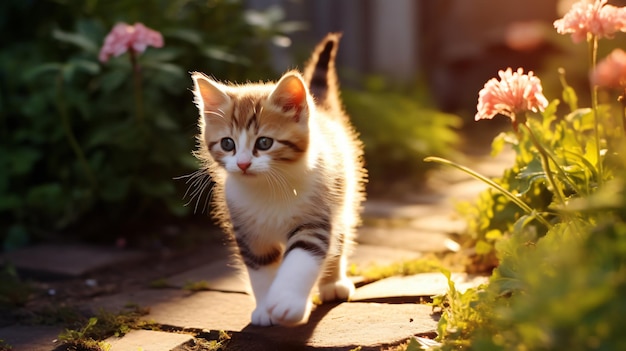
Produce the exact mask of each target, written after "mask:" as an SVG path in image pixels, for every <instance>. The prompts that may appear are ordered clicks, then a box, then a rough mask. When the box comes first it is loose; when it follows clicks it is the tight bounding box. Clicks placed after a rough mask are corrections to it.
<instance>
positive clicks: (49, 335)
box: [0, 325, 63, 351]
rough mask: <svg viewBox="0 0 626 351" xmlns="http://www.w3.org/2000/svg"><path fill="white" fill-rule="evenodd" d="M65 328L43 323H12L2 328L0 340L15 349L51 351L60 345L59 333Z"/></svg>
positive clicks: (22, 350) (0, 329)
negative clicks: (42, 324)
mask: <svg viewBox="0 0 626 351" xmlns="http://www.w3.org/2000/svg"><path fill="white" fill-rule="evenodd" d="M62 331H63V328H61V327H58V326H41V325H12V326H8V327H4V328H0V340H4V341H5V342H6V343H7V344H9V345H11V346H12V347H13V350H15V351H50V350H53V349H54V348H56V347H58V346H59V345H60V343H59V342H58V341H57V337H58V336H59V333H61V332H62Z"/></svg>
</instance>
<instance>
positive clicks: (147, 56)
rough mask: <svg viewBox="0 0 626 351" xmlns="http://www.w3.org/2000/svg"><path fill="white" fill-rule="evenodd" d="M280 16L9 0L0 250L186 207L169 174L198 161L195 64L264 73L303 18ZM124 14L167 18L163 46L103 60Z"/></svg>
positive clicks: (239, 6)
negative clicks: (274, 45) (281, 40)
mask: <svg viewBox="0 0 626 351" xmlns="http://www.w3.org/2000/svg"><path fill="white" fill-rule="evenodd" d="M155 13H158V14H160V15H159V16H154V15H153V14H155ZM25 17H28V18H29V21H23V18H25ZM282 19H283V17H281V10H280V9H278V8H273V9H271V10H267V11H256V12H250V11H248V12H246V10H245V7H244V3H243V2H242V1H237V0H235V1H231V0H213V1H208V2H207V1H200V0H192V1H184V2H173V3H166V2H162V1H158V0H151V1H145V2H142V3H137V2H134V1H118V2H116V3H115V4H110V3H109V2H105V1H90V2H88V3H84V4H83V3H81V2H53V1H37V2H23V1H17V0H9V1H5V2H3V3H2V4H1V5H0V27H1V28H2V29H4V30H5V31H7V30H12V31H13V30H15V31H17V32H19V34H17V35H15V36H8V37H6V38H3V39H1V41H2V44H3V50H2V52H1V53H0V67H2V68H0V106H2V111H3V113H2V114H1V116H0V168H1V169H3V172H0V223H2V224H0V240H1V241H2V243H3V246H4V247H3V248H4V249H5V250H11V249H15V248H17V247H20V246H23V245H25V244H27V243H29V242H32V241H36V240H38V239H41V238H50V237H53V236H55V235H57V234H58V233H60V232H68V231H69V232H72V233H81V234H76V236H79V237H80V238H81V239H88V240H91V241H98V240H105V241H109V242H110V241H112V240H113V239H115V238H116V237H117V236H126V235H128V234H127V233H124V230H126V228H129V227H131V226H132V225H133V224H134V223H138V222H140V223H144V226H145V222H146V221H145V219H146V218H160V219H161V220H169V221H173V220H175V219H176V218H179V217H181V216H185V215H187V214H188V213H189V211H188V209H187V208H186V207H185V206H184V202H183V200H182V194H183V193H184V187H185V185H184V184H182V182H179V183H176V182H175V181H174V180H173V178H174V177H177V176H181V175H184V174H187V173H190V172H192V171H193V170H195V169H197V163H196V160H195V159H194V158H193V157H192V155H191V150H193V148H194V143H195V141H194V136H195V134H196V127H195V124H196V119H197V111H196V109H195V106H193V103H192V100H193V99H192V96H191V94H190V93H189V87H190V80H189V78H188V75H187V72H188V71H194V70H197V71H203V72H207V73H210V74H212V75H214V76H215V77H216V78H218V79H228V80H242V79H244V78H245V79H259V78H267V72H271V69H270V66H269V62H268V61H269V60H268V59H267V58H268V54H267V42H268V41H270V40H272V39H273V38H274V37H276V36H278V37H279V36H281V35H284V33H285V32H286V31H288V30H297V29H299V27H298V26H297V25H295V24H293V23H291V24H290V23H288V22H284V21H282ZM118 21H126V22H129V23H134V22H143V23H145V24H146V25H147V26H149V27H151V28H155V29H157V30H158V31H160V32H161V33H162V34H163V37H164V40H165V46H164V47H163V48H160V49H156V48H149V49H148V50H147V51H146V52H144V53H143V54H141V55H136V57H131V56H133V55H129V54H125V55H121V56H119V57H116V58H113V59H111V60H110V61H109V62H107V63H106V64H103V63H101V62H99V61H98V51H99V48H100V46H101V44H102V42H103V38H104V36H105V34H106V32H107V31H108V28H110V27H112V25H113V24H114V23H116V22H118ZM26 22H29V24H28V25H25V23H26ZM129 58H130V59H129ZM140 115H141V116H143V117H139V116H140ZM70 229H71V230H70ZM145 229H148V228H145ZM145 231H146V232H149V230H145Z"/></svg>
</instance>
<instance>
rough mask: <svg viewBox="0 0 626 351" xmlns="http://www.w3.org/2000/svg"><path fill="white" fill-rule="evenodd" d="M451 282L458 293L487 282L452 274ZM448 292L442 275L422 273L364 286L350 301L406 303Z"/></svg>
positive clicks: (463, 274)
mask: <svg viewBox="0 0 626 351" xmlns="http://www.w3.org/2000/svg"><path fill="white" fill-rule="evenodd" d="M451 279H452V281H454V283H455V288H456V289H457V290H458V291H461V292H463V291H465V290H467V289H469V288H473V287H477V286H478V285H480V284H485V283H487V282H488V280H489V278H488V277H486V276H475V275H468V274H466V273H452V275H451ZM446 292H448V280H447V279H446V277H445V276H444V275H443V274H442V273H422V274H416V275H411V276H405V277H390V278H385V279H381V280H379V281H377V282H374V283H371V284H367V285H364V286H362V287H360V288H358V289H356V292H355V293H354V296H352V298H351V301H378V302H385V301H387V302H390V301H393V302H407V301H417V300H418V299H419V298H420V297H431V296H434V295H442V294H445V293H446Z"/></svg>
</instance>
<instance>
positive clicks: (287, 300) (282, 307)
mask: <svg viewBox="0 0 626 351" xmlns="http://www.w3.org/2000/svg"><path fill="white" fill-rule="evenodd" d="M267 312H269V315H270V318H271V321H272V322H274V323H276V324H280V325H284V326H294V325H299V324H304V323H306V322H307V321H308V320H309V314H310V313H311V302H310V301H309V296H308V295H307V296H301V295H299V294H297V293H293V292H287V291H284V292H281V293H274V294H271V293H270V295H269V296H268V298H267Z"/></svg>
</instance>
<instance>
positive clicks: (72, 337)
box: [59, 317, 111, 351]
mask: <svg viewBox="0 0 626 351" xmlns="http://www.w3.org/2000/svg"><path fill="white" fill-rule="evenodd" d="M97 324H98V319H97V318H95V317H92V318H89V321H88V322H87V324H86V325H85V326H84V327H83V328H82V329H80V330H71V329H66V330H65V331H64V332H63V333H61V334H60V335H59V341H61V342H62V343H63V345H65V346H66V349H67V350H86V351H108V350H110V349H111V345H110V344H108V343H105V342H103V341H97V340H94V339H93V338H92V337H90V336H88V335H89V333H90V332H91V330H92V329H94V327H95V326H96V325H97Z"/></svg>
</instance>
